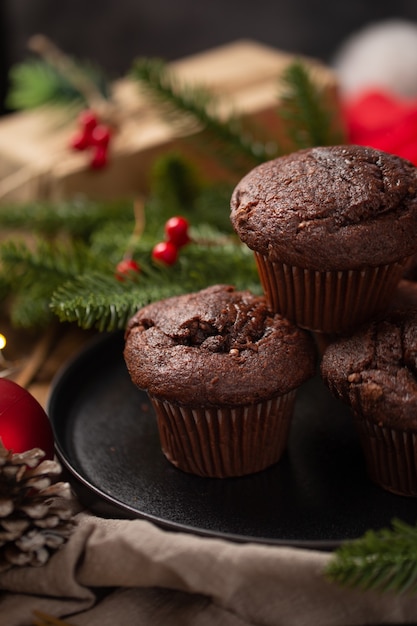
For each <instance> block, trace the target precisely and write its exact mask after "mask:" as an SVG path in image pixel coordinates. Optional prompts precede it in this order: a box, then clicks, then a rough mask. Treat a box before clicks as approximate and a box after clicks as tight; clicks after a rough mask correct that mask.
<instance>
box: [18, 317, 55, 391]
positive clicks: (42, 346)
mask: <svg viewBox="0 0 417 626" xmlns="http://www.w3.org/2000/svg"><path fill="white" fill-rule="evenodd" d="M58 329H59V325H55V324H53V325H52V326H50V327H49V328H48V330H47V331H46V332H45V333H44V334H43V335H42V337H41V339H40V340H39V341H38V343H37V344H36V346H35V349H34V350H33V351H32V354H31V355H30V357H29V358H28V360H27V361H26V363H25V365H24V367H23V368H22V370H21V371H20V372H19V374H18V375H17V376H16V377H15V378H14V379H13V380H14V381H15V382H16V383H17V384H18V385H20V386H21V387H26V388H27V387H29V385H30V383H31V382H32V381H33V380H34V378H35V377H36V374H37V373H38V372H39V370H40V369H41V367H42V365H43V364H44V363H45V361H46V359H47V357H48V355H49V353H50V351H51V348H52V346H53V344H54V342H55V340H56V337H57V335H58Z"/></svg>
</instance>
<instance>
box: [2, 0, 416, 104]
mask: <svg viewBox="0 0 417 626" xmlns="http://www.w3.org/2000/svg"><path fill="white" fill-rule="evenodd" d="M387 18H403V19H409V20H412V21H415V22H417V1H416V0H397V1H396V2H392V1H391V2H387V1H385V0H379V1H373V0H371V1H370V0H368V1H366V0H345V1H344V2H343V1H342V2H336V1H335V0H321V1H317V0H209V1H208V2H198V0H174V1H172V0H149V1H148V2H145V1H144V0H0V29H1V32H0V46H1V48H0V55H1V61H0V62H1V67H0V72H1V73H0V76H1V102H2V103H3V102H4V94H5V91H6V89H7V81H6V76H7V72H8V68H9V67H10V66H11V65H12V64H14V63H16V62H19V61H21V60H23V59H24V58H25V57H26V56H27V54H28V52H27V48H26V43H27V40H28V38H29V37H30V36H31V35H33V34H35V33H43V34H45V35H48V36H49V37H50V38H51V39H52V40H53V41H55V43H56V44H58V45H59V46H60V47H61V48H62V49H64V50H65V51H66V52H67V53H68V54H71V55H73V56H76V57H78V58H80V59H83V60H86V59H89V60H91V61H94V62H96V63H97V64H99V65H100V66H101V67H102V68H103V69H105V70H106V71H107V73H108V74H109V75H110V77H112V78H117V77H119V76H122V75H123V74H124V73H125V72H126V71H127V70H128V69H129V68H130V66H131V63H132V60H133V59H134V58H135V57H137V56H160V57H163V58H165V59H166V60H172V59H177V58H180V57H183V56H187V55H190V54H193V53H196V52H200V51H202V50H205V49H208V48H211V47H215V46H218V45H221V44H224V43H227V42H230V41H233V40H236V39H240V38H250V39H254V40H257V41H259V42H261V43H265V44H268V45H271V46H274V47H275V48H279V49H281V50H285V51H288V52H296V53H301V54H306V55H309V56H312V57H316V58H318V59H320V60H323V61H324V62H331V59H332V56H333V54H334V52H335V51H336V50H337V49H338V47H339V45H340V44H341V42H343V41H344V40H345V39H346V38H347V37H348V36H349V35H350V34H352V33H354V32H356V31H357V30H358V29H360V28H362V27H364V26H366V25H368V24H371V23H373V22H377V21H380V20H384V19H387ZM2 106H3V104H2Z"/></svg>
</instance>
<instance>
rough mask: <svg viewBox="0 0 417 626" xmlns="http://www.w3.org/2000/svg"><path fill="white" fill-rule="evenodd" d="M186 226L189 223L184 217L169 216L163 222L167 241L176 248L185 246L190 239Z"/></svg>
mask: <svg viewBox="0 0 417 626" xmlns="http://www.w3.org/2000/svg"><path fill="white" fill-rule="evenodd" d="M188 227H189V224H188V221H187V220H186V219H185V217H181V216H175V217H171V218H170V219H169V220H168V221H167V222H166V224H165V235H166V237H167V239H168V241H171V242H172V243H173V244H175V245H176V246H177V248H181V247H182V246H185V244H187V243H188V242H189V241H190V237H189V235H188Z"/></svg>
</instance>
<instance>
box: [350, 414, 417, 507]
mask: <svg viewBox="0 0 417 626" xmlns="http://www.w3.org/2000/svg"><path fill="white" fill-rule="evenodd" d="M354 419H355V426H356V429H357V431H358V434H359V439H360V442H361V446H362V450H363V453H364V457H365V461H366V465H367V469H368V474H369V477H370V478H371V480H372V481H373V482H374V483H376V484H377V485H379V486H380V487H382V488H383V489H385V490H387V491H390V492H391V493H395V494H397V495H401V496H408V497H417V432H411V431H402V430H395V429H393V428H387V427H386V426H379V425H378V424H376V423H374V422H372V421H370V420H368V419H366V418H364V417H362V416H358V415H355V417H354Z"/></svg>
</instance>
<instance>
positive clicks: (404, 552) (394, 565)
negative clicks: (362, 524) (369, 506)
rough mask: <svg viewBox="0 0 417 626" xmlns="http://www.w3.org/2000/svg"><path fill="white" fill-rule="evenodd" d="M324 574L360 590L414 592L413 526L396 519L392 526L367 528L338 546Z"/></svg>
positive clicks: (416, 542) (416, 547) (416, 549)
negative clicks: (355, 538)
mask: <svg viewBox="0 0 417 626" xmlns="http://www.w3.org/2000/svg"><path fill="white" fill-rule="evenodd" d="M325 574H326V577H327V578H328V579H329V580H331V581H333V582H336V583H338V584H340V585H344V586H347V587H355V588H359V589H363V590H368V589H372V590H377V591H382V592H387V591H393V592H397V593H406V592H407V593H416V592H417V526H410V525H408V524H406V523H404V522H402V521H400V520H394V521H393V522H392V528H389V529H382V530H379V531H368V532H366V533H365V535H364V536H363V537H361V538H359V539H357V540H354V541H348V542H346V543H344V544H342V546H341V547H340V548H338V549H337V550H336V551H335V552H334V554H333V555H332V559H331V561H330V563H329V565H328V567H327V568H326V572H325Z"/></svg>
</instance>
